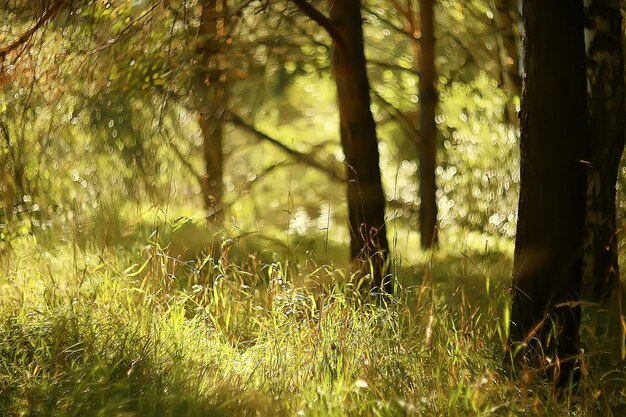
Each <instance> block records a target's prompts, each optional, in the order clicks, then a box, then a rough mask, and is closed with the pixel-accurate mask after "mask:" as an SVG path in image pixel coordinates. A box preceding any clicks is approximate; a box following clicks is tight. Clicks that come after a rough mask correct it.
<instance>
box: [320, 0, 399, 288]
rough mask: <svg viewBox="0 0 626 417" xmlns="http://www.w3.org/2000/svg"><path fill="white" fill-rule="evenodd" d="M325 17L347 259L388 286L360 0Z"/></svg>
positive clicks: (342, 4) (348, 0) (350, 0)
mask: <svg viewBox="0 0 626 417" xmlns="http://www.w3.org/2000/svg"><path fill="white" fill-rule="evenodd" d="M330 20H331V22H332V24H333V26H334V28H335V29H336V31H337V35H336V36H340V39H341V41H342V44H337V39H335V38H333V56H332V58H333V59H332V62H333V72H334V74H335V81H336V83H337V98H338V105H339V119H340V132H341V144H342V146H343V152H344V154H345V164H346V166H347V177H348V212H349V219H350V229H351V233H352V239H351V244H350V249H351V255H352V259H353V260H355V261H356V262H357V263H359V264H360V265H361V268H362V269H363V270H364V271H368V272H369V270H370V264H371V267H372V273H373V275H374V276H373V279H374V282H375V283H376V285H379V286H381V287H382V288H384V289H385V290H386V291H389V292H390V291H391V290H392V288H393V286H392V282H391V281H390V280H389V279H387V277H386V270H387V255H388V248H389V246H388V242H387V232H386V227H385V195H384V193H383V187H382V181H381V175H380V168H379V154H378V139H377V137H376V125H375V123H374V118H373V116H372V113H371V110H370V85H369V80H368V78H367V72H366V68H365V53H364V50H363V28H362V19H361V2H360V0H341V1H337V2H335V3H334V4H333V5H332V7H331V9H330Z"/></svg>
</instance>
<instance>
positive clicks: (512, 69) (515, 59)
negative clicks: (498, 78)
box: [491, 0, 522, 123]
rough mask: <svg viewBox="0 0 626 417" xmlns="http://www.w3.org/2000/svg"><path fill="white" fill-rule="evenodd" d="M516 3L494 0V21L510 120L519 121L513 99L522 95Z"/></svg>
mask: <svg viewBox="0 0 626 417" xmlns="http://www.w3.org/2000/svg"><path fill="white" fill-rule="evenodd" d="M514 7H516V4H515V2H514V1H513V0H492V1H491V8H492V10H493V21H494V23H495V26H496V30H497V35H496V38H497V41H498V52H499V55H500V66H501V67H502V80H503V82H504V88H505V90H506V94H507V97H508V104H507V111H508V118H509V121H510V122H512V123H517V120H518V116H517V109H516V108H515V103H514V102H513V99H514V98H515V97H516V96H518V97H519V95H520V92H521V90H522V78H521V77H520V75H519V54H518V52H517V42H516V39H515V19H514V18H513V16H514V15H513V13H514V10H513V8H514Z"/></svg>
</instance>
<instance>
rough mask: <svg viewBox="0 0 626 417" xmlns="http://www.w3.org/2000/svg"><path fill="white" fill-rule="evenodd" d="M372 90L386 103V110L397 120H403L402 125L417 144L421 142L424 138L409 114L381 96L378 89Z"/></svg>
mask: <svg viewBox="0 0 626 417" xmlns="http://www.w3.org/2000/svg"><path fill="white" fill-rule="evenodd" d="M372 92H373V93H374V96H375V97H376V99H378V100H379V101H380V102H382V103H383V104H384V105H385V108H386V109H385V110H386V111H387V112H388V113H389V114H390V115H391V116H393V115H395V118H396V120H399V121H401V122H402V126H403V127H404V130H405V131H406V132H407V134H408V135H409V136H410V137H411V138H412V139H413V141H414V142H415V143H417V144H421V142H422V140H421V134H420V131H419V129H417V128H416V127H415V124H414V123H413V122H411V120H410V119H409V118H408V116H407V115H406V114H404V112H403V111H402V110H400V109H398V108H397V107H396V106H394V105H393V104H391V103H390V102H389V101H387V99H385V98H384V97H383V96H381V95H380V93H378V91H376V90H374V89H372Z"/></svg>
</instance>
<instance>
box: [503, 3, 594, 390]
mask: <svg viewBox="0 0 626 417" xmlns="http://www.w3.org/2000/svg"><path fill="white" fill-rule="evenodd" d="M582 3H583V2H582V0H579V1H575V2H571V4H568V5H567V7H563V2H562V1H559V0H541V1H537V0H524V29H525V34H526V35H525V43H524V68H525V76H524V77H525V78H524V85H523V91H522V113H521V115H522V117H521V189H520V203H519V217H518V229H517V238H516V241H515V259H514V271H513V290H512V302H513V304H512V311H511V323H510V339H509V346H508V350H509V355H510V356H509V359H512V360H513V363H514V364H515V365H517V366H521V367H526V366H530V367H536V368H538V369H540V370H542V371H543V372H544V373H545V374H546V376H548V377H549V378H550V379H551V380H553V381H554V382H555V383H557V384H558V385H561V386H562V385H565V384H566V383H567V382H568V381H569V380H570V377H572V376H574V377H575V375H573V370H574V364H575V361H576V358H577V355H578V354H579V335H578V331H579V327H580V307H579V306H577V304H576V302H577V301H578V300H579V293H580V289H581V282H582V263H583V259H582V258H583V256H582V255H583V243H584V226H585V207H586V187H587V181H586V169H587V168H586V167H585V164H584V161H585V160H586V154H587V150H586V147H587V102H586V74H585V51H584V34H583V32H584V11H583V4H582Z"/></svg>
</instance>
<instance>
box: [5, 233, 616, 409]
mask: <svg viewBox="0 0 626 417" xmlns="http://www.w3.org/2000/svg"><path fill="white" fill-rule="evenodd" d="M171 249H172V246H171V245H166V244H163V243H160V242H157V241H156V239H155V237H154V236H152V237H151V238H150V239H147V240H145V241H144V242H139V243H138V244H134V245H129V246H125V247H121V246H118V247H109V248H107V249H103V248H101V247H98V246H96V245H89V244H86V245H82V246H81V245H78V244H77V243H76V242H75V241H71V239H70V241H69V242H65V243H58V242H57V243H56V244H55V245H54V247H50V246H49V245H42V244H41V243H37V242H36V240H35V239H34V238H25V239H21V240H18V241H16V242H14V244H13V247H12V248H11V249H8V250H6V251H5V253H4V254H3V255H2V256H1V257H0V268H1V276H0V335H1V337H0V415H1V416H7V417H8V416H15V417H17V416H112V417H149V416H154V417H157V416H158V417H161V416H163V417H166V416H171V417H179V416H180V417H183V416H189V417H191V416H194V417H195V416H198V417H199V416H248V415H250V416H274V415H296V416H305V415H306V416H352V415H355V416H356V415H358V416H403V415H414V416H491V415H493V416H507V415H511V416H517V415H519V416H526V415H537V416H562V415H576V416H591V415H602V416H607V415H620V416H621V415H626V414H622V412H623V410H624V408H625V407H626V388H625V387H626V371H625V370H624V369H619V368H613V369H608V370H607V369H603V370H600V369H598V368H596V367H595V366H593V363H594V359H593V358H594V353H593V350H589V351H586V352H585V354H584V356H583V357H581V361H580V363H581V370H582V371H583V372H582V379H581V382H580V384H579V385H578V386H577V388H575V389H569V390H566V391H565V392H564V393H562V394H561V395H560V396H559V397H558V398H555V397H554V396H553V395H552V392H553V390H552V387H551V386H550V385H549V384H547V383H544V382H542V381H540V380H536V379H532V378H520V379H518V381H519V382H517V383H514V382H512V380H511V379H509V378H507V377H506V376H505V374H504V372H503V369H502V366H501V363H502V359H503V356H504V353H503V352H504V340H506V333H507V325H506V323H507V322H508V317H509V313H508V311H509V307H508V299H507V285H508V284H509V280H508V278H509V276H510V271H511V260H510V253H498V252H488V251H485V252H480V251H466V252H463V253H459V252H456V253H454V252H453V251H448V252H446V251H445V250H444V249H441V250H439V251H438V252H437V253H435V254H424V255H423V259H422V261H421V262H420V263H416V264H415V265H411V266H403V267H399V268H396V273H397V274H398V275H399V277H400V284H399V285H398V286H397V288H396V293H395V294H394V295H393V296H386V295H382V294H378V293H370V294H367V295H363V294H362V292H363V291H362V289H360V288H359V285H360V284H362V283H359V281H358V280H356V282H355V279H354V278H353V277H350V276H349V274H348V273H347V272H346V270H344V269H341V268H331V267H328V266H325V265H320V264H318V263H317V262H315V260H314V259H303V260H302V261H301V263H300V265H299V267H296V266H294V265H290V264H289V263H288V262H283V263H281V262H264V261H262V260H260V259H259V258H257V257H255V256H252V255H250V256H248V258H247V259H245V260H240V261H238V262H233V263H231V261H230V260H229V258H228V256H227V255H228V252H229V248H228V243H225V244H223V245H222V246H221V247H220V248H218V250H217V251H215V250H214V251H213V252H214V253H213V255H214V256H213V257H211V256H208V255H199V256H197V257H196V258H195V259H191V260H188V261H187V262H183V261H181V260H180V259H178V258H177V257H174V256H171V255H172V254H171V252H170V251H171ZM292 262H293V261H292ZM590 327H591V326H585V327H584V328H583V331H584V332H589V334H591V332H592V329H591V328H590ZM583 339H585V335H583ZM620 410H621V411H620ZM611 413H613V414H611Z"/></svg>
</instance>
